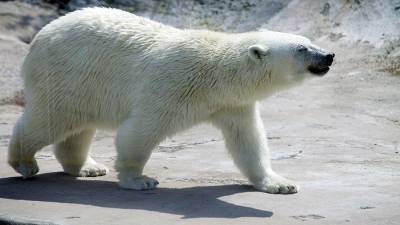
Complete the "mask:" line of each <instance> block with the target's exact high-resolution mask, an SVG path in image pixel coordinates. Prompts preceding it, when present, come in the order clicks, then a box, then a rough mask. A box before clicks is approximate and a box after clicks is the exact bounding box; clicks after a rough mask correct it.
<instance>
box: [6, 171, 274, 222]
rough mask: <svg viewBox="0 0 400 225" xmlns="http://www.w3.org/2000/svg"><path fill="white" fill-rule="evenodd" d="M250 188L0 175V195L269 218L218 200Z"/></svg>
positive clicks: (202, 214)
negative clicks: (137, 186)
mask: <svg viewBox="0 0 400 225" xmlns="http://www.w3.org/2000/svg"><path fill="white" fill-rule="evenodd" d="M250 191H252V189H251V187H250V186H244V185H221V186H200V187H189V188H177V189H175V188H157V189H155V190H151V191H134V190H123V189H120V188H119V187H118V186H117V184H116V183H115V182H111V181H99V180H79V179H76V178H74V177H70V176H66V175H64V174H63V173H47V174H41V175H38V176H35V177H34V178H31V179H28V180H23V179H22V178H20V177H8V178H0V198H7V199H16V200H30V201H45V202H59V203H74V204H86V205H94V206H100V207H108V208H121V209H141V210H149V211H157V212H162V213H170V214H177V215H183V218H202V217H206V218H237V217H271V216H272V215H273V213H272V212H270V211H264V210H259V209H254V208H250V207H245V206H239V205H234V204H231V203H228V202H225V201H222V200H219V199H218V198H219V197H222V196H227V195H232V194H236V193H242V192H250Z"/></svg>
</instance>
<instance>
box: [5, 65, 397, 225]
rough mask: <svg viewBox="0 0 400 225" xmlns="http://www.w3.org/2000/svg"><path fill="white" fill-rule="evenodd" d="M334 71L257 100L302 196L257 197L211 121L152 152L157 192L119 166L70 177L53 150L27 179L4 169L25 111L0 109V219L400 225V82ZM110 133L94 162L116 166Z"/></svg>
mask: <svg viewBox="0 0 400 225" xmlns="http://www.w3.org/2000/svg"><path fill="white" fill-rule="evenodd" d="M333 68H334V69H333V71H332V72H330V73H329V74H328V75H327V76H326V77H323V78H315V79H314V80H311V81H310V82H307V83H305V84H304V85H303V86H301V87H298V88H295V89H292V90H289V91H287V92H283V93H280V94H278V95H276V96H273V97H271V98H269V99H268V100H266V101H264V102H261V104H260V109H261V111H262V116H263V119H264V123H265V127H266V130H267V131H268V139H269V144H270V148H271V151H272V158H273V166H274V168H275V170H276V171H278V172H279V173H280V174H282V175H284V176H286V177H288V178H290V179H293V180H295V181H297V182H298V183H299V185H300V186H301V189H300V192H299V193H298V194H294V195H273V194H266V193H262V192H256V191H255V190H253V189H252V188H251V187H250V186H249V185H248V183H247V181H246V180H245V179H244V178H243V177H242V176H241V175H240V173H239V172H238V170H237V169H236V168H235V167H234V165H233V163H232V161H231V159H230V157H229V155H228V154H227V153H226V151H225V147H224V143H223V139H222V137H221V135H220V133H219V132H218V131H217V130H216V129H214V128H213V127H211V126H209V125H206V124H205V125H200V126H198V127H195V128H193V129H191V130H189V131H187V132H184V133H181V134H179V135H177V136H176V137H174V138H172V139H169V140H167V141H165V142H163V143H162V144H161V145H160V146H159V147H158V149H156V150H155V152H154V154H153V155H152V157H151V159H150V161H149V163H148V164H147V166H146V170H145V173H146V174H147V175H150V176H154V177H156V178H158V180H159V181H160V185H159V188H157V189H155V190H151V191H132V190H122V189H120V188H119V187H118V186H117V184H116V181H117V179H116V173H115V171H113V170H112V171H111V173H110V174H108V175H106V176H104V177H95V178H73V177H70V176H67V175H64V174H63V173H62V172H61V171H62V170H61V167H60V165H59V164H58V163H57V161H56V160H55V158H54V156H53V154H52V153H51V150H50V148H46V149H44V150H43V151H41V152H39V153H38V154H37V159H38V162H39V166H40V169H41V170H40V173H39V175H37V176H36V177H34V178H32V179H28V180H22V179H21V178H20V177H19V176H18V174H16V173H15V172H14V171H13V170H12V169H11V168H10V167H8V165H7V164H6V156H7V153H6V149H7V144H8V141H9V138H10V134H11V130H12V126H13V125H14V124H15V121H16V119H17V117H18V116H19V115H20V114H21V111H22V108H20V107H18V106H10V105H4V106H1V107H0V149H1V150H0V177H1V178H0V214H1V215H2V216H3V217H2V216H1V215H0V218H3V220H6V219H7V218H10V217H11V218H12V220H14V221H19V220H21V221H22V220H23V219H26V218H29V219H35V220H36V221H51V222H53V223H55V224H160V223H161V224H231V225H232V224H274V225H279V224H282V225H287V224H357V225H358V224H371V225H372V224H374V225H375V224H376V225H382V224H385V225H389V224H393V225H395V224H399V223H400V194H399V192H398V187H399V185H400V154H399V151H400V142H399V141H400V140H399V137H400V121H399V118H400V107H399V106H400V98H399V97H398V96H400V89H399V86H400V77H398V76H393V75H389V74H384V73H381V72H373V71H368V70H349V71H348V70H347V69H346V71H345V70H344V69H341V67H340V66H338V67H337V69H336V70H335V67H333ZM113 137H114V134H113V133H110V132H105V131H100V132H98V134H97V136H96V137H95V139H94V142H93V145H92V155H93V156H94V158H95V159H97V160H98V161H100V162H103V163H105V164H106V165H108V166H109V167H110V168H112V165H113V163H114V160H115V156H116V152H115V149H114V146H113ZM0 221H1V219H0ZM34 223H40V222H34Z"/></svg>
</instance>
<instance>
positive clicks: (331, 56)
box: [326, 53, 335, 66]
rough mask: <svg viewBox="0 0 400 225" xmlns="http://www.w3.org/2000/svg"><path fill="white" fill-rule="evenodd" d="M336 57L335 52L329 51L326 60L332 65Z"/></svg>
mask: <svg viewBox="0 0 400 225" xmlns="http://www.w3.org/2000/svg"><path fill="white" fill-rule="evenodd" d="M334 57H335V53H329V54H328V55H326V61H327V63H328V65H329V66H330V65H332V62H333V58H334Z"/></svg>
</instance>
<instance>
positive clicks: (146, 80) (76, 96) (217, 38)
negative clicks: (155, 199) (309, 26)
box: [8, 8, 334, 194]
mask: <svg viewBox="0 0 400 225" xmlns="http://www.w3.org/2000/svg"><path fill="white" fill-rule="evenodd" d="M333 57H334V54H333V53H330V52H327V51H326V50H323V49H321V48H319V47H317V46H316V45H313V44H312V43H311V42H310V40H308V39H307V38H304V37H302V36H296V35H292V34H287V33H279V32H272V31H257V32H248V33H219V32H211V31H206V30H181V29H177V28H174V27H171V26H167V25H163V24H160V23H158V22H155V21H151V20H149V19H146V18H142V17H139V16H136V15H133V14H131V13H128V12H124V11H121V10H118V9H110V8H86V9H82V10H78V11H75V12H72V13H69V14H67V15H66V16H63V17H61V18H59V19H57V20H55V21H53V22H51V23H50V24H48V25H47V26H45V27H44V28H43V29H42V30H41V31H40V32H39V33H38V34H37V35H36V37H35V39H34V40H33V42H32V44H31V47H30V50H29V53H28V55H27V56H26V58H25V61H24V64H23V67H22V75H23V79H24V84H25V93H26V106H25V110H24V113H23V115H22V116H21V118H19V120H18V122H17V124H16V126H15V128H14V131H13V136H12V139H11V142H10V145H9V154H8V156H9V159H8V162H9V164H10V165H11V166H12V167H13V168H14V169H15V170H16V171H17V172H19V173H20V174H22V176H23V177H24V178H27V177H31V176H33V175H34V174H36V173H37V172H38V170H39V168H38V166H37V163H36V160H35V158H34V155H35V153H36V152H37V151H38V150H40V149H41V148H43V147H45V146H47V145H50V144H54V152H55V155H56V158H57V160H58V161H59V162H60V163H61V165H62V167H63V169H64V171H65V173H68V174H71V175H73V176H101V175H105V174H106V173H107V171H108V170H107V168H106V167H105V166H104V165H101V164H99V163H97V162H96V161H95V160H93V158H91V157H90V156H89V155H88V152H89V145H90V142H91V139H92V137H93V135H94V133H95V130H96V129H117V136H116V141H115V143H116V148H117V152H118V156H117V160H116V166H115V167H116V170H117V171H118V179H119V185H120V186H121V187H122V188H128V189H137V190H144V189H152V188H155V187H156V186H157V184H158V181H157V180H155V179H153V178H150V177H147V176H145V175H143V174H142V171H143V167H144V166H145V164H146V161H147V160H148V159H149V157H150V154H151V152H152V149H154V148H155V147H156V146H157V144H159V143H160V142H161V141H162V140H164V139H165V138H166V137H167V136H171V135H174V134H175V133H176V132H179V131H182V130H185V129H187V128H190V127H192V126H193V125H195V124H198V123H201V122H211V123H212V124H214V125H215V126H216V127H217V128H219V129H220V130H221V131H222V133H223V135H224V138H225V141H226V146H227V148H228V149H229V151H230V153H231V155H232V157H233V160H234V162H235V164H236V165H237V166H238V168H239V169H240V171H241V172H242V173H243V175H244V176H246V177H247V178H248V179H249V181H250V182H251V183H252V184H253V185H254V187H255V188H256V189H258V190H260V191H265V192H268V193H282V194H287V193H295V192H297V190H298V187H297V186H296V184H294V183H293V182H292V181H289V180H287V179H285V178H283V177H281V176H279V175H278V174H276V173H275V172H274V171H273V170H272V168H271V162H270V156H269V150H268V146H267V140H266V134H265V130H264V127H263V122H262V120H261V117H260V114H259V111H258V109H257V101H259V100H261V99H263V98H265V97H267V96H269V95H271V94H274V93H276V92H277V91H279V90H285V89H286V88H288V87H291V86H294V85H297V84H299V83H301V81H303V80H304V79H305V78H307V77H312V75H323V74H325V73H326V72H328V70H329V66H331V64H332V61H333Z"/></svg>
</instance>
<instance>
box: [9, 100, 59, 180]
mask: <svg viewBox="0 0 400 225" xmlns="http://www.w3.org/2000/svg"><path fill="white" fill-rule="evenodd" d="M42 118H43V117H42V116H39V115H36V114H33V113H32V111H31V110H29V107H26V111H25V112H24V114H23V115H22V116H21V117H20V118H19V119H18V121H17V124H16V125H15V127H14V130H13V135H12V137H11V141H10V144H9V147H8V164H10V166H12V167H13V168H14V170H15V171H17V172H18V173H20V174H21V175H22V176H23V178H28V177H31V176H33V175H35V174H36V173H37V172H39V167H38V165H37V163H36V160H35V158H34V156H35V153H36V152H37V151H39V150H40V149H42V148H43V147H45V146H47V145H49V144H51V143H52V142H53V139H54V135H51V131H52V130H51V129H48V123H47V122H46V121H44V120H43V119H42Z"/></svg>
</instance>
